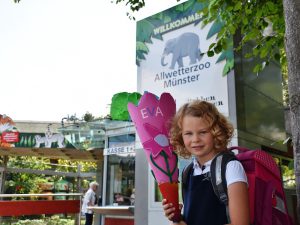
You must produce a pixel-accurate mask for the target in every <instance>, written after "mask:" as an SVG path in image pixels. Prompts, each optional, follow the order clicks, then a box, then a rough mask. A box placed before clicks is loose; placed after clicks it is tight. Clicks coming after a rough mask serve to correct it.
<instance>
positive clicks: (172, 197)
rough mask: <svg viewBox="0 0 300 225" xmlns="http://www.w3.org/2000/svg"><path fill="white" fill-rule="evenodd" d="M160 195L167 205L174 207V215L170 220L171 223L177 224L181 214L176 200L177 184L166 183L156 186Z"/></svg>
mask: <svg viewBox="0 0 300 225" xmlns="http://www.w3.org/2000/svg"><path fill="white" fill-rule="evenodd" d="M158 187H159V190H160V193H161V194H162V196H163V198H165V199H167V201H168V203H172V204H173V206H174V207H175V212H174V213H175V215H174V217H173V218H172V221H173V222H179V221H180V220H181V212H180V209H179V199H178V183H175V182H172V183H169V182H166V183H161V184H158Z"/></svg>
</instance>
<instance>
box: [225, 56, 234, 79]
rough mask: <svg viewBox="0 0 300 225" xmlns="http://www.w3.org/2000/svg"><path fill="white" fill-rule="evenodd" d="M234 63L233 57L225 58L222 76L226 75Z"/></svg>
mask: <svg viewBox="0 0 300 225" xmlns="http://www.w3.org/2000/svg"><path fill="white" fill-rule="evenodd" d="M233 65H234V59H230V60H226V64H225V66H224V69H223V76H226V75H227V74H228V73H229V72H230V71H231V70H232V69H233Z"/></svg>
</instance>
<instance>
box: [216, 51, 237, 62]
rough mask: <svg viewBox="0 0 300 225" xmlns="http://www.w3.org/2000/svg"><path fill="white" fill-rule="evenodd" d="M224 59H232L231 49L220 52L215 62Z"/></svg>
mask: <svg viewBox="0 0 300 225" xmlns="http://www.w3.org/2000/svg"><path fill="white" fill-rule="evenodd" d="M224 59H226V60H231V59H233V50H232V49H229V50H226V51H223V52H222V53H221V55H220V56H219V58H218V59H217V61H216V63H219V62H221V61H223V60H224Z"/></svg>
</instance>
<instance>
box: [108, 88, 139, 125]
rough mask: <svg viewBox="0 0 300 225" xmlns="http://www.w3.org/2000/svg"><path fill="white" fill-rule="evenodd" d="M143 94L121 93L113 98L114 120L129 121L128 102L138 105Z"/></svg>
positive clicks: (111, 111) (112, 112)
mask: <svg viewBox="0 0 300 225" xmlns="http://www.w3.org/2000/svg"><path fill="white" fill-rule="evenodd" d="M140 98H141V94H140V93H137V92H133V93H128V92H120V93H117V94H115V95H114V96H113V97H112V102H111V107H110V115H111V118H112V119H113V120H124V121H126V120H129V119H130V117H129V113H128V109H127V105H128V102H132V103H133V104H135V105H137V103H138V101H139V99H140Z"/></svg>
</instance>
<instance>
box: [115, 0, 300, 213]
mask: <svg viewBox="0 0 300 225" xmlns="http://www.w3.org/2000/svg"><path fill="white" fill-rule="evenodd" d="M120 2H126V5H127V4H129V5H130V8H131V10H132V12H135V11H138V10H139V9H140V8H142V7H144V6H145V1H144V0H117V1H116V3H120ZM198 2H201V3H203V8H202V9H201V10H199V13H201V14H202V15H203V23H204V24H208V23H210V22H214V23H216V22H217V23H219V24H221V25H223V26H220V29H219V32H218V35H217V38H218V39H217V42H216V43H213V44H211V45H210V46H209V48H208V49H207V52H206V53H207V55H208V56H213V55H214V54H218V53H220V52H221V51H224V50H225V51H226V50H228V48H231V47H232V46H231V45H230V40H231V39H232V37H236V36H240V39H239V42H238V43H237V44H236V45H235V46H234V49H233V50H234V51H239V50H240V49H241V47H242V46H244V45H245V44H248V43H255V46H254V48H253V51H252V52H251V53H247V54H246V55H244V57H246V58H250V57H258V58H260V63H258V64H257V65H256V66H255V67H254V72H257V73H259V72H260V71H261V70H263V69H264V68H265V66H267V65H268V64H269V62H270V61H272V60H276V61H278V62H280V64H281V67H282V71H283V73H285V72H287V73H288V92H289V106H290V111H291V115H292V117H291V124H292V140H293V148H294V169H295V176H296V192H297V199H298V201H297V205H298V210H297V214H298V217H299V218H300V140H299V139H300V88H299V87H300V74H299V73H300V72H299V71H300V51H299V50H298V49H299V47H298V46H299V45H300V23H299V22H298V21H299V18H300V1H299V0H272V1H271V0H266V1H260V0H244V1H240V0H212V1H207V0H198ZM183 4H184V5H185V4H189V2H186V3H183ZM183 7H184V6H183ZM286 68H287V69H286ZM229 69H231V68H229ZM284 75H285V74H284Z"/></svg>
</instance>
